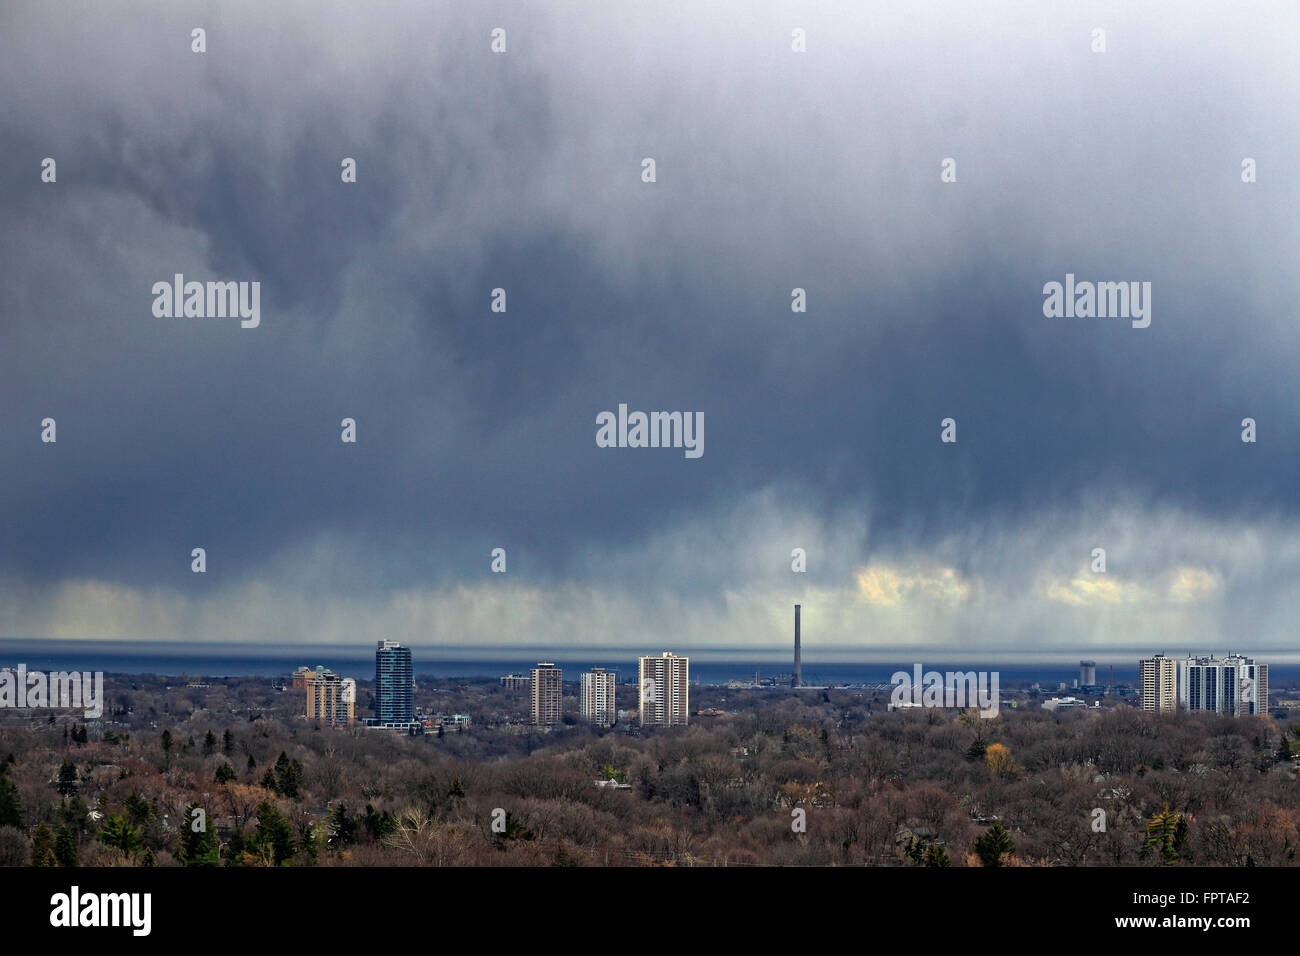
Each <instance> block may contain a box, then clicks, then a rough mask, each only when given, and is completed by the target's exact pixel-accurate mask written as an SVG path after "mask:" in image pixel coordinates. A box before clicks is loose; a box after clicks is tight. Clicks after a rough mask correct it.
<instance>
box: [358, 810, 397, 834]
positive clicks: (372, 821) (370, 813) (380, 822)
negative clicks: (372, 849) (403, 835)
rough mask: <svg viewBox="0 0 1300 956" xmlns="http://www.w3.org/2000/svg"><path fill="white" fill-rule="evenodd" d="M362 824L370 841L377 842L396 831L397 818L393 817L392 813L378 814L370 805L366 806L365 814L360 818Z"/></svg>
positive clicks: (387, 811) (389, 811) (388, 811)
mask: <svg viewBox="0 0 1300 956" xmlns="http://www.w3.org/2000/svg"><path fill="white" fill-rule="evenodd" d="M362 822H363V823H364V824H365V826H366V830H367V832H369V834H370V839H371V840H374V841H376V842H378V841H379V840H382V839H383V838H384V837H386V836H388V835H389V834H390V833H392V832H393V831H394V830H395V829H397V818H396V817H394V816H393V811H391V810H385V811H384V812H383V813H378V812H376V811H375V808H374V807H372V806H371V805H370V804H368V803H367V804H366V814H365V816H364V817H362Z"/></svg>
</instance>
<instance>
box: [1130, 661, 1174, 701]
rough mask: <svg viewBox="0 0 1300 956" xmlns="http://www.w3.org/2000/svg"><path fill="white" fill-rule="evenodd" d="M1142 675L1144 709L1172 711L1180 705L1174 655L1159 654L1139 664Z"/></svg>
mask: <svg viewBox="0 0 1300 956" xmlns="http://www.w3.org/2000/svg"><path fill="white" fill-rule="evenodd" d="M1138 667H1139V670H1140V671H1141V675H1142V709H1143V710H1154V711H1172V710H1174V709H1176V708H1177V706H1178V697H1177V694H1176V693H1175V691H1176V688H1177V668H1176V665H1175V663H1174V659H1173V658H1172V657H1165V655H1163V654H1157V655H1155V656H1154V657H1147V658H1144V659H1143V660H1142V661H1141V662H1140V663H1139V665H1138Z"/></svg>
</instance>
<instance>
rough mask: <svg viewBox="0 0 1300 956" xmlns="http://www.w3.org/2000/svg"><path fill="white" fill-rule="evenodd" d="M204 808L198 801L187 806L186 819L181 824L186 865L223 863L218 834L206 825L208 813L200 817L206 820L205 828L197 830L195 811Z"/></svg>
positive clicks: (182, 850) (181, 850)
mask: <svg viewBox="0 0 1300 956" xmlns="http://www.w3.org/2000/svg"><path fill="white" fill-rule="evenodd" d="M201 809H203V808H202V807H200V806H199V805H198V804H197V803H191V804H190V805H189V806H188V807H186V808H185V817H184V821H183V822H182V824H181V846H180V854H179V856H180V859H181V861H182V862H183V863H184V864H185V865H186V866H218V865H220V863H221V855H220V848H219V847H218V846H217V836H216V834H215V833H213V832H212V831H211V830H209V829H208V828H207V826H206V821H207V814H206V813H204V814H203V815H202V817H200V819H202V820H203V821H204V824H205V825H204V827H203V829H201V830H199V831H198V832H195V830H194V821H195V818H196V814H195V811H196V810H201Z"/></svg>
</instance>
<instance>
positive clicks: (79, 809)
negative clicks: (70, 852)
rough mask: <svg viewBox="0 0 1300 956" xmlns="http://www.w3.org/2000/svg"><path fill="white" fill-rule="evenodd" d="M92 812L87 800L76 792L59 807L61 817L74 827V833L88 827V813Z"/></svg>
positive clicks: (64, 821)
mask: <svg viewBox="0 0 1300 956" xmlns="http://www.w3.org/2000/svg"><path fill="white" fill-rule="evenodd" d="M88 813H90V808H89V807H88V806H86V801H85V800H83V799H81V794H79V793H74V794H73V795H72V796H71V797H68V798H67V799H65V800H64V801H63V806H61V807H59V819H60V820H61V821H62V822H63V823H65V824H67V825H68V826H69V827H71V828H72V832H73V834H79V833H81V832H82V831H83V830H85V829H86V815H87V814H88Z"/></svg>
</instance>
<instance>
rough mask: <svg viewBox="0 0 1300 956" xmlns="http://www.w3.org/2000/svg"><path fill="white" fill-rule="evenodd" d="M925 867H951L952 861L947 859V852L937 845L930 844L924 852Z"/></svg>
mask: <svg viewBox="0 0 1300 956" xmlns="http://www.w3.org/2000/svg"><path fill="white" fill-rule="evenodd" d="M925 865H926V866H952V861H951V860H949V859H948V851H947V850H945V849H944V848H943V847H941V846H939V844H937V843H931V844H930V845H929V847H927V848H926V851H925Z"/></svg>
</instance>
